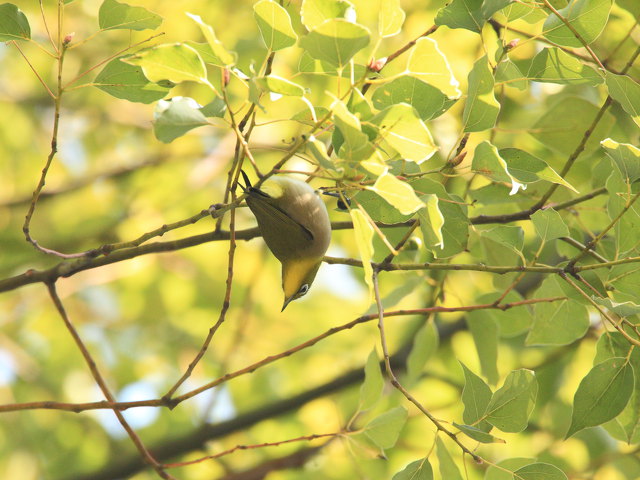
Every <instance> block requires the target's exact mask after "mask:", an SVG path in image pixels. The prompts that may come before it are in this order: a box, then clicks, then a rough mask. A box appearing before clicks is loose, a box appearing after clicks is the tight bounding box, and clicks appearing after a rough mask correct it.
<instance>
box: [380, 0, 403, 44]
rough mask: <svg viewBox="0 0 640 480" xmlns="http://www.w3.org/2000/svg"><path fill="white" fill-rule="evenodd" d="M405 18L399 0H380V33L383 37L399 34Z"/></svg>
mask: <svg viewBox="0 0 640 480" xmlns="http://www.w3.org/2000/svg"><path fill="white" fill-rule="evenodd" d="M404 18H405V13H404V10H402V7H401V6H400V1H399V0H380V12H379V13H378V34H379V35H380V36H381V37H382V38H385V37H392V36H394V35H397V34H398V33H400V29H401V28H402V24H403V23H404Z"/></svg>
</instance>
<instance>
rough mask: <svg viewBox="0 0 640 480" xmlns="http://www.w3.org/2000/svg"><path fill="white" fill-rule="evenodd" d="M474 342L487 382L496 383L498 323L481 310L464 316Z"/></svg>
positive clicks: (497, 377)
mask: <svg viewBox="0 0 640 480" xmlns="http://www.w3.org/2000/svg"><path fill="white" fill-rule="evenodd" d="M465 320H466V322H467V325H468V326H469V331H470V332H471V336H472V337H473V342H474V343H475V344H476V351H477V352H478V359H479V360H480V369H481V371H482V374H483V375H484V376H485V377H487V379H488V380H489V383H491V384H494V385H495V384H496V383H497V382H498V379H499V378H500V376H499V375H498V365H497V364H498V324H497V323H496V321H495V320H494V319H493V317H491V316H490V315H488V314H487V312H486V311H483V310H475V311H472V312H469V313H468V314H467V316H466V317H465Z"/></svg>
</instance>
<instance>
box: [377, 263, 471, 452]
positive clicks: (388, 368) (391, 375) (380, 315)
mask: <svg viewBox="0 0 640 480" xmlns="http://www.w3.org/2000/svg"><path fill="white" fill-rule="evenodd" d="M378 274H379V270H377V269H374V270H373V291H374V294H375V299H376V307H377V310H378V312H377V314H376V316H377V317H378V330H379V332H380V343H381V345H382V354H383V356H384V365H385V368H386V371H387V375H389V379H390V380H391V384H392V385H393V386H394V387H395V388H396V390H398V391H399V392H400V393H402V395H404V397H405V398H406V399H407V400H409V401H410V402H411V403H413V404H414V405H415V406H416V407H417V408H418V410H420V411H421V412H422V413H423V414H424V415H425V416H426V417H427V418H428V419H429V420H430V421H431V423H433V424H434V425H435V427H436V430H437V431H438V432H443V433H445V434H446V435H448V436H449V438H451V440H453V441H454V442H455V443H456V444H457V445H458V447H460V449H461V450H462V451H463V452H464V453H466V454H467V455H469V456H470V457H471V458H473V459H474V460H475V461H476V462H477V463H482V458H481V457H480V456H478V455H476V454H475V453H473V452H472V451H471V450H469V449H468V448H467V447H466V446H465V445H464V444H463V443H462V442H461V441H460V440H459V439H458V437H456V435H455V434H454V433H453V432H451V431H450V430H449V429H448V428H446V427H445V426H444V425H442V423H441V422H440V421H439V420H438V419H437V418H436V417H435V416H434V415H433V414H432V413H431V412H429V410H427V408H426V407H425V406H424V405H422V404H421V403H420V402H419V401H418V400H417V399H416V398H415V397H414V396H413V395H412V394H411V393H410V392H409V391H408V390H407V389H406V388H404V387H403V386H402V384H401V383H400V382H399V381H398V378H397V377H396V375H395V373H394V372H393V368H392V366H391V357H390V356H389V348H388V347H387V338H386V335H385V330H384V317H385V313H384V307H383V306H382V299H381V297H380V289H379V288H378Z"/></svg>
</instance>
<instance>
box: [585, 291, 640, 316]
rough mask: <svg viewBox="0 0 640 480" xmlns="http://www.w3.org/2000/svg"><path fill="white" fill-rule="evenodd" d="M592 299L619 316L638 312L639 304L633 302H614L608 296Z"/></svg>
mask: <svg viewBox="0 0 640 480" xmlns="http://www.w3.org/2000/svg"><path fill="white" fill-rule="evenodd" d="M593 300H594V301H595V302H596V303H597V304H598V305H602V306H603V307H606V309H607V310H609V311H611V312H614V313H615V314H616V315H620V316H621V317H631V316H633V315H638V314H639V313H640V305H637V304H635V303H633V302H622V303H619V302H614V301H613V300H611V299H610V298H600V297H595V296H594V297H593Z"/></svg>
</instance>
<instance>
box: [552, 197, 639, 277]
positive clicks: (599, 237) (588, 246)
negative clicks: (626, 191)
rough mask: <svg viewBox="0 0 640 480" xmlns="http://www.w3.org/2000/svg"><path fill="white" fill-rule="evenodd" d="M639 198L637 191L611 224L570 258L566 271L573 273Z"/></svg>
mask: <svg viewBox="0 0 640 480" xmlns="http://www.w3.org/2000/svg"><path fill="white" fill-rule="evenodd" d="M638 198H640V193H636V194H635V195H634V196H633V198H631V199H629V200H628V201H627V203H626V204H625V206H624V208H622V209H621V210H620V212H619V213H618V215H616V216H615V218H613V219H612V220H611V222H610V223H609V225H607V226H606V227H605V228H603V229H602V231H601V232H600V233H599V234H598V235H597V236H596V237H595V238H593V239H591V240H590V241H589V242H587V244H586V245H585V246H584V249H582V251H580V253H578V254H577V255H576V256H575V257H573V258H572V259H571V260H569V263H567V266H566V267H565V272H569V273H571V272H573V271H574V268H575V265H576V263H577V262H579V261H580V260H581V259H582V258H583V257H584V256H585V255H586V254H587V253H588V252H589V251H591V250H592V249H593V248H594V247H595V246H596V245H597V244H598V242H599V241H600V240H602V238H603V237H604V236H605V235H606V234H607V233H608V232H609V230H611V229H612V228H613V227H615V225H616V224H617V223H618V222H619V221H620V219H621V218H622V216H623V215H624V214H625V213H626V212H627V211H628V210H629V209H630V208H631V207H632V206H633V204H634V203H635V202H636V201H637V200H638Z"/></svg>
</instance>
